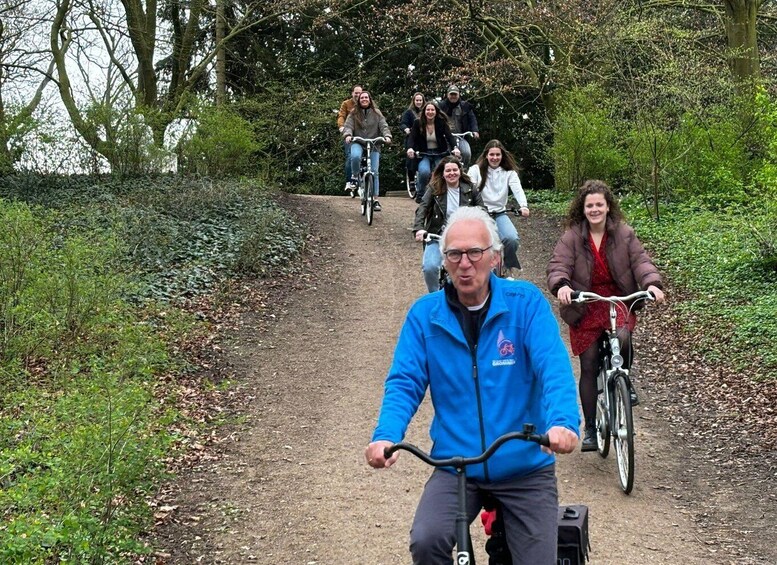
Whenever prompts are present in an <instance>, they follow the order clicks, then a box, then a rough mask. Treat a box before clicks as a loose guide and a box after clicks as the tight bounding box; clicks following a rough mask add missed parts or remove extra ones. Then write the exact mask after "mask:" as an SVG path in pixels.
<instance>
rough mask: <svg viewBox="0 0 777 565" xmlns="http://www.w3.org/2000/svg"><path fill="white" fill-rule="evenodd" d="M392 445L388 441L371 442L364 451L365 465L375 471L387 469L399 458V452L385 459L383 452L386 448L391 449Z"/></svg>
mask: <svg viewBox="0 0 777 565" xmlns="http://www.w3.org/2000/svg"><path fill="white" fill-rule="evenodd" d="M392 445H393V444H392V443H391V442H390V441H382V440H379V441H373V442H372V443H371V444H369V445H368V446H367V449H365V450H364V458H365V459H366V460H367V465H369V466H370V467H373V468H375V469H384V468H385V469H388V468H389V467H391V466H392V465H393V464H394V463H395V462H396V460H397V457H399V452H398V451H397V452H395V453H394V455H392V456H391V457H389V458H388V459H386V457H385V455H384V453H383V452H384V450H385V449H386V448H387V447H391V446H392Z"/></svg>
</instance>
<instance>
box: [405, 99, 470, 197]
mask: <svg viewBox="0 0 777 565" xmlns="http://www.w3.org/2000/svg"><path fill="white" fill-rule="evenodd" d="M417 151H421V152H423V153H426V152H429V153H435V154H436V155H425V156H424V157H423V158H422V159H420V160H419V161H418V175H417V177H416V201H417V202H420V201H421V197H422V196H423V195H424V192H426V183H428V182H429V175H430V174H431V172H432V170H434V169H435V167H436V166H437V164H438V163H439V162H440V159H442V158H443V157H444V156H445V155H446V154H448V153H452V154H453V155H455V156H456V157H459V158H460V157H461V153H460V152H459V150H458V149H457V148H456V138H455V137H453V133H451V126H450V125H449V123H448V118H447V117H446V116H445V114H443V113H442V112H441V111H440V109H439V108H438V107H437V104H436V103H435V102H433V101H430V102H427V103H426V104H424V109H423V111H422V112H421V116H420V117H419V118H418V120H416V121H415V122H413V127H412V128H410V138H409V142H408V148H407V156H408V158H410V159H415V158H416V152H417Z"/></svg>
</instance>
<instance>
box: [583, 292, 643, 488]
mask: <svg viewBox="0 0 777 565" xmlns="http://www.w3.org/2000/svg"><path fill="white" fill-rule="evenodd" d="M643 300H651V301H652V300H655V297H654V296H653V295H652V294H651V293H649V292H647V291H645V290H641V291H639V292H635V293H634V294H630V295H628V296H600V295H598V294H596V293H595V292H585V291H575V292H573V293H572V302H578V303H583V302H596V301H604V302H607V303H608V304H609V305H610V329H609V330H607V331H606V332H605V333H604V334H602V341H601V345H600V346H599V373H598V375H597V377H596V387H597V390H598V393H599V394H598V397H597V399H596V450H597V451H598V452H599V455H600V456H602V457H607V455H608V454H609V452H610V438H612V441H613V443H614V444H615V456H616V459H617V461H618V479H619V481H620V485H621V489H622V490H623V492H624V493H626V494H629V493H630V492H631V490H632V489H633V488H634V418H633V414H632V406H631V395H630V394H629V391H630V389H631V380H630V379H629V369H627V368H626V367H624V360H623V356H622V355H621V345H620V341H618V328H617V321H618V308H621V309H622V312H623V313H624V314H625V317H626V318H628V315H629V314H630V313H631V310H632V309H633V308H634V305H635V304H637V303H638V302H640V301H643Z"/></svg>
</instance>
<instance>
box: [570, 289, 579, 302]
mask: <svg viewBox="0 0 777 565" xmlns="http://www.w3.org/2000/svg"><path fill="white" fill-rule="evenodd" d="M579 296H580V291H579V290H573V291H572V300H577V298H578V297H579Z"/></svg>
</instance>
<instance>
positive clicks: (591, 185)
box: [565, 180, 624, 227]
mask: <svg viewBox="0 0 777 565" xmlns="http://www.w3.org/2000/svg"><path fill="white" fill-rule="evenodd" d="M589 194H601V195H602V196H604V200H605V201H606V202H607V207H608V208H609V209H610V211H609V212H607V217H608V218H609V219H610V220H612V221H613V223H616V224H617V223H618V222H621V221H623V220H624V217H623V212H622V211H621V207H620V205H619V204H618V201H617V200H615V196H613V194H612V189H611V188H610V187H609V186H607V183H606V182H604V181H601V180H587V181H585V182H584V183H583V185H582V186H581V187H580V189H579V190H578V191H577V195H576V196H575V198H574V199H573V200H572V203H571V204H570V205H569V212H567V219H566V222H565V225H566V226H567V227H571V226H574V225H575V224H582V223H583V222H584V221H586V219H585V210H584V207H585V198H586V196H588V195H589Z"/></svg>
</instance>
